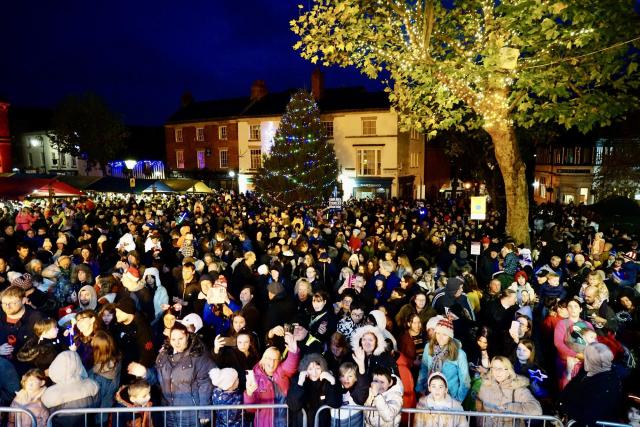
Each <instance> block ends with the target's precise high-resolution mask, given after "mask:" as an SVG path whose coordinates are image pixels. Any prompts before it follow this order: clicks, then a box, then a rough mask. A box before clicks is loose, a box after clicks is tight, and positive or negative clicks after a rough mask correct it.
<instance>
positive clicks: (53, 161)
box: [51, 151, 58, 165]
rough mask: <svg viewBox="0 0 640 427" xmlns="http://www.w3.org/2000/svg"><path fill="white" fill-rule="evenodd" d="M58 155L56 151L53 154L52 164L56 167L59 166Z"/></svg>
mask: <svg viewBox="0 0 640 427" xmlns="http://www.w3.org/2000/svg"><path fill="white" fill-rule="evenodd" d="M56 156H57V153H56V152H55V151H52V152H51V163H52V164H54V165H57V164H58V158H57V157H56Z"/></svg>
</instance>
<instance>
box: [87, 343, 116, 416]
mask: <svg viewBox="0 0 640 427" xmlns="http://www.w3.org/2000/svg"><path fill="white" fill-rule="evenodd" d="M91 349H92V352H91V354H92V357H93V367H92V368H91V370H90V371H89V378H91V379H92V380H94V381H95V382H96V383H97V384H98V387H99V388H100V393H99V395H98V401H97V402H96V406H97V407H99V408H111V407H113V403H114V398H115V394H116V392H117V391H118V388H119V385H120V371H121V368H122V363H121V358H120V352H119V351H118V348H117V347H116V342H115V340H114V339H113V337H111V335H109V334H108V333H107V332H105V331H97V332H96V333H95V335H94V336H93V338H92V339H91ZM106 420H107V416H106V415H105V414H98V415H97V416H96V423H98V424H99V425H101V424H102V423H104V422H106Z"/></svg>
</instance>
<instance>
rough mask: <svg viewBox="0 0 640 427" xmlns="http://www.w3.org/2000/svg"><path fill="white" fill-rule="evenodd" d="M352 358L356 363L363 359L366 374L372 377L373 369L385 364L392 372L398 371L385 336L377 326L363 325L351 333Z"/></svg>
mask: <svg viewBox="0 0 640 427" xmlns="http://www.w3.org/2000/svg"><path fill="white" fill-rule="evenodd" d="M351 349H352V352H353V353H352V358H353V360H354V361H355V362H356V363H359V361H360V360H362V361H363V362H362V363H364V366H365V370H366V374H367V375H369V379H371V376H370V375H371V370H372V369H373V368H374V367H376V366H383V367H385V368H387V369H389V371H391V372H392V373H397V372H398V365H397V364H396V361H395V360H394V358H393V357H392V355H391V354H390V353H389V352H388V351H387V346H386V343H385V337H384V334H383V333H382V330H381V329H380V328H379V327H377V326H371V325H367V326H363V327H361V328H359V329H358V330H357V331H356V332H355V333H354V334H353V335H351Z"/></svg>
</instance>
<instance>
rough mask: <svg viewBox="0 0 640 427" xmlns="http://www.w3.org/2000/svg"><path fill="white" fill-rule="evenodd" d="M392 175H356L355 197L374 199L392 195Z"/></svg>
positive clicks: (354, 184) (386, 197)
mask: <svg viewBox="0 0 640 427" xmlns="http://www.w3.org/2000/svg"><path fill="white" fill-rule="evenodd" d="M392 184H393V178H392V177H384V178H383V177H356V178H355V179H354V183H353V197H354V198H356V199H358V200H361V199H374V198H376V197H381V198H383V199H388V198H390V197H391V195H392V193H391V185H392Z"/></svg>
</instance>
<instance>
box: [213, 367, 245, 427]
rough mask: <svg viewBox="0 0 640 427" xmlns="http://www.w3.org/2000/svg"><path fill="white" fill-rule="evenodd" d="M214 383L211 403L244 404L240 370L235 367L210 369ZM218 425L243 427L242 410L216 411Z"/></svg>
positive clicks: (222, 426) (219, 426) (219, 404)
mask: <svg viewBox="0 0 640 427" xmlns="http://www.w3.org/2000/svg"><path fill="white" fill-rule="evenodd" d="M209 378H211V384H213V392H212V395H211V403H212V404H213V405H215V406H232V405H241V404H242V391H241V390H240V388H239V386H240V380H239V378H238V371H236V370H235V369H233V368H222V369H220V368H213V369H211V370H210V371H209ZM215 417H216V424H215V425H216V427H242V425H243V419H242V410H241V409H240V410H239V409H235V410H229V409H225V410H219V411H216V414H215Z"/></svg>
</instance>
